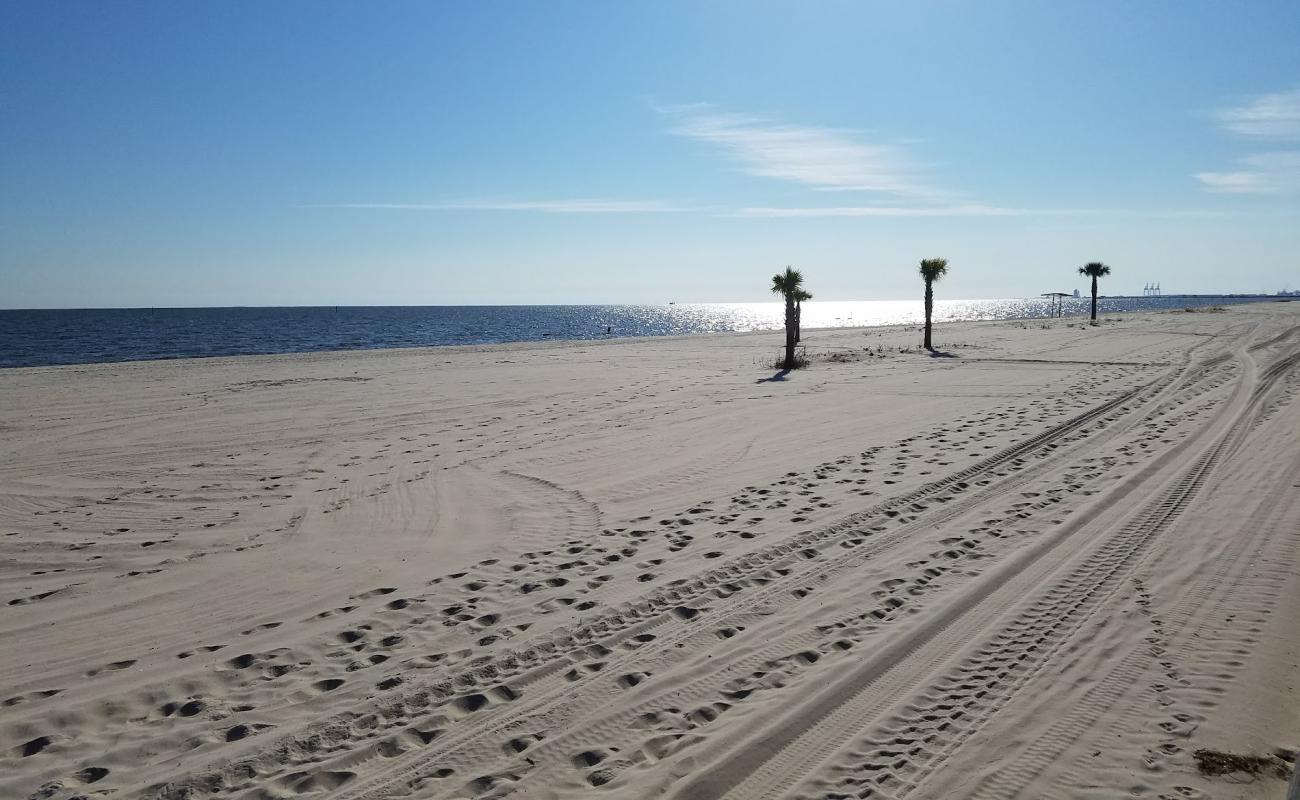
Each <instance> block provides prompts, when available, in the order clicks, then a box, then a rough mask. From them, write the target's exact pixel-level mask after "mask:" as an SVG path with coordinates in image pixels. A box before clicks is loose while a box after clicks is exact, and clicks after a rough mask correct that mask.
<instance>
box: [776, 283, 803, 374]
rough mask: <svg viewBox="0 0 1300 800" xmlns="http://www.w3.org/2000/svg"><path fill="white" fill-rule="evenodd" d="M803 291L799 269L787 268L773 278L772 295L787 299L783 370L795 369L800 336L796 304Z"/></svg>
mask: <svg viewBox="0 0 1300 800" xmlns="http://www.w3.org/2000/svg"><path fill="white" fill-rule="evenodd" d="M801 291H803V273H802V272H800V271H799V270H797V269H793V268H791V267H786V268H785V272H778V273H777V274H775V275H773V276H772V293H773V294H779V295H781V296H782V297H784V298H785V361H784V362H782V364H781V369H794V368H795V361H794V344H795V342H796V341H798V334H797V333H795V325H796V324H797V323H796V320H795V304H796V303H797V302H798V301H797V299H796V298H797V296H798V294H799V292H801Z"/></svg>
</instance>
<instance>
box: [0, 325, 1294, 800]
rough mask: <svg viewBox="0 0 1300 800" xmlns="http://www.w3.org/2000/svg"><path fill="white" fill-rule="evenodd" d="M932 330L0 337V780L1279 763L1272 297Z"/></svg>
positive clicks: (1288, 455) (1281, 448)
mask: <svg viewBox="0 0 1300 800" xmlns="http://www.w3.org/2000/svg"><path fill="white" fill-rule="evenodd" d="M936 337H937V342H938V344H939V346H940V347H941V348H942V349H945V350H947V351H948V352H949V353H950V354H951V355H952V356H953V357H950V358H931V357H929V356H927V355H923V354H921V353H918V352H915V351H912V352H908V353H901V352H899V348H900V347H904V346H907V345H913V346H914V345H915V343H916V340H917V339H918V334H917V333H916V330H915V329H914V328H913V329H897V328H895V329H884V330H865V331H864V330H836V331H814V332H810V333H809V334H808V335H807V336H806V340H807V344H808V346H809V349H810V352H814V353H816V354H818V355H820V356H825V355H828V354H831V353H841V354H843V356H844V357H843V360H826V359H823V360H819V361H818V362H817V363H815V364H814V366H812V367H811V368H810V369H808V370H806V371H800V372H797V373H794V374H792V375H790V376H789V377H788V379H786V380H784V381H770V382H758V379H760V378H765V377H770V376H771V375H772V373H773V370H771V369H768V368H765V367H764V366H763V364H764V362H766V361H769V360H770V359H771V358H773V356H774V355H775V353H776V351H777V347H778V342H779V339H780V337H779V335H770V334H764V335H738V336H715V337H686V338H677V339H654V340H623V341H611V342H602V343H578V344H563V343H550V344H545V345H535V346H506V347H484V348H456V349H431V350H406V351H378V352H368V353H345V354H337V353H330V354H312V355H291V356H274V357H253V358H231V359H214V360H194V361H178V362H151V363H136V364H109V365H94V366H85V367H62V368H47V369H19V370H4V371H0V555H2V556H3V561H2V563H0V703H3V705H2V706H0V797H4V798H9V797H15V798H25V797H42V798H44V797H50V798H67V797H74V796H78V795H85V796H89V797H97V796H105V795H109V794H111V795H112V796H113V797H117V798H136V797H147V798H190V797H192V798H208V797H222V798H225V797H236V798H280V797H295V796H299V795H313V794H314V795H318V796H329V797H338V798H362V797H365V798H381V797H405V796H410V797H438V798H445V797H471V796H480V797H498V796H504V795H507V794H511V793H514V794H515V795H517V796H520V797H540V798H574V797H618V798H649V797H661V796H666V797H676V798H700V799H701V800H712V799H713V798H722V797H727V798H776V797H801V798H802V797H808V798H811V797H885V798H893V797H902V796H910V797H917V798H956V797H974V798H1010V797H1025V798H1038V797H1088V798H1115V797H1149V798H1157V797H1162V798H1163V797H1169V798H1204V797H1214V798H1231V797H1250V798H1263V797H1279V796H1281V794H1282V793H1283V792H1284V791H1285V781H1284V780H1283V779H1281V778H1278V777H1275V776H1272V775H1266V776H1260V777H1257V778H1250V777H1247V776H1245V775H1242V774H1235V775H1229V776H1224V777H1205V776H1202V775H1199V774H1198V773H1197V771H1196V766H1195V763H1194V759H1193V751H1195V750H1197V749H1198V748H1203V747H1205V748H1217V749H1220V750H1224V751H1229V752H1233V753H1240V754H1248V753H1253V754H1260V755H1264V756H1270V757H1271V756H1272V754H1273V752H1274V751H1275V750H1276V749H1277V748H1295V747H1296V746H1297V745H1300V718H1298V712H1297V709H1300V703H1297V697H1296V686H1297V680H1298V679H1300V666H1297V664H1298V662H1300V636H1297V633H1298V631H1300V625H1298V624H1297V621H1296V620H1297V619H1298V618H1300V616H1298V615H1300V574H1298V573H1300V571H1298V570H1297V567H1296V564H1297V559H1296V555H1297V548H1298V547H1300V491H1298V490H1297V489H1298V487H1300V404H1298V403H1297V402H1296V399H1297V393H1298V392H1300V303H1266V304H1260V305H1252V306H1239V307H1235V308H1232V309H1231V310H1229V311H1227V312H1225V313H1191V314H1189V313H1168V314H1153V315H1145V316H1143V315H1132V316H1124V317H1122V318H1119V317H1116V318H1112V319H1109V320H1107V321H1105V323H1104V324H1103V325H1101V326H1099V327H1097V328H1088V327H1086V326H1082V325H1080V323H1079V321H1078V320H1069V321H1053V322H1050V323H1042V322H1018V323H981V324H965V325H952V326H941V327H939V328H938V329H937V331H936ZM866 346H870V347H872V348H873V351H872V355H870V356H864V354H863V352H862V348H863V347H866ZM874 348H883V351H882V352H881V354H879V355H876V351H875V349H874ZM6 604H7V605H6Z"/></svg>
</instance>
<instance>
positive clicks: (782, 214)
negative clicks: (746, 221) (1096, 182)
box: [726, 204, 1233, 219]
mask: <svg viewBox="0 0 1300 800" xmlns="http://www.w3.org/2000/svg"><path fill="white" fill-rule="evenodd" d="M1232 214H1233V212H1231V211H1224V210H1220V209H1196V208H1192V209H1136V208H1008V207H1004V206H988V205H980V204H967V205H948V206H812V207H789V206H777V207H752V208H740V209H735V210H734V211H730V212H727V213H726V216H732V217H748V218H756V219H782V218H796V219H798V218H815V217H1058V218H1060V217H1065V218H1069V217H1076V218H1077V217H1087V218H1107V219H1111V218H1119V219H1128V218H1133V219H1138V218H1140V219H1178V218H1185V217H1186V218H1205V217H1223V216H1232Z"/></svg>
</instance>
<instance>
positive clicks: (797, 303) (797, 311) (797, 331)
mask: <svg viewBox="0 0 1300 800" xmlns="http://www.w3.org/2000/svg"><path fill="white" fill-rule="evenodd" d="M811 299H812V292H805V291H804V290H803V289H800V290H799V291H797V292H795V294H794V340H795V342H796V343H798V342H799V341H800V340H802V339H803V301H805V300H811Z"/></svg>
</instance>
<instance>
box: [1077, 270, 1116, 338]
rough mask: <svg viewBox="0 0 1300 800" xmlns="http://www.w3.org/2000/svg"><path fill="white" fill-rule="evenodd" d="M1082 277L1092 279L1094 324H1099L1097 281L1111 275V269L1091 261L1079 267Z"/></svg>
mask: <svg viewBox="0 0 1300 800" xmlns="http://www.w3.org/2000/svg"><path fill="white" fill-rule="evenodd" d="M1079 274H1080V275H1087V276H1088V277H1090V278H1092V322H1093V323H1096V322H1097V279H1098V278H1101V277H1103V276H1106V275H1109V274H1110V267H1108V266H1106V265H1105V264H1103V263H1101V262H1100V261H1091V262H1089V263H1087V264H1084V265H1083V266H1082V267H1079Z"/></svg>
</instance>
